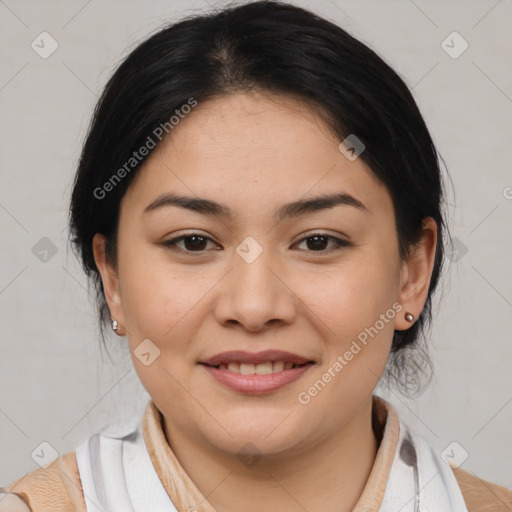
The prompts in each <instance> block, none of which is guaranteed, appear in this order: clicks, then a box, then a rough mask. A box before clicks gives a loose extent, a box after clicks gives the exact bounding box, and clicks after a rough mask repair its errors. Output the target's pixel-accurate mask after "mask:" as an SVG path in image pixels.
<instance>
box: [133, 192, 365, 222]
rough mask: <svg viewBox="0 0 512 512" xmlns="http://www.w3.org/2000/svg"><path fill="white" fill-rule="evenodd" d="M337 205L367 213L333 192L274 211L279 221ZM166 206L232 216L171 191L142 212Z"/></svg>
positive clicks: (359, 204) (211, 204)
mask: <svg viewBox="0 0 512 512" xmlns="http://www.w3.org/2000/svg"><path fill="white" fill-rule="evenodd" d="M339 205H346V206H352V207H354V208H357V209H359V210H361V211H365V212H367V213H369V210H368V208H367V207H366V206H365V205H364V204H363V203H362V202H361V201H360V200H359V199H356V198H355V197H353V196H351V195H350V194H346V193H335V194H324V195H321V196H317V197H311V198H307V199H300V200H299V201H294V202H292V203H287V204H284V205H282V206H281V207H280V208H278V210H277V211H276V212H275V216H276V218H277V219H278V220H279V221H282V220H284V219H287V218H290V217H298V216H299V215H304V214H306V213H310V212H316V211H320V210H326V209H329V208H333V207H335V206H339ZM167 206H178V207H180V208H186V209H188V210H192V211H194V212H197V213H201V214H203V215H219V216H221V217H226V218H230V219H232V218H233V217H234V215H233V212H232V211H231V209H230V208H229V207H228V206H226V205H224V204H221V203H217V202H215V201H212V200H210V199H202V198H198V197H188V196H184V195H179V194H174V193H172V192H169V193H166V194H162V195H161V196H159V197H157V198H156V199H155V200H154V201H153V202H152V203H150V204H149V205H148V206H146V208H145V209H144V212H143V213H144V214H147V213H150V212H154V211H156V210H159V209H161V208H164V207H167Z"/></svg>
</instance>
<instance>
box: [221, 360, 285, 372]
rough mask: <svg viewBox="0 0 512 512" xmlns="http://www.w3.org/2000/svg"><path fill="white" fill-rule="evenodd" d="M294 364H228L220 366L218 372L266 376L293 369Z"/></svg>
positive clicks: (272, 362)
mask: <svg viewBox="0 0 512 512" xmlns="http://www.w3.org/2000/svg"><path fill="white" fill-rule="evenodd" d="M293 366H294V364H293V363H292V362H290V361H288V362H286V363H285V362H284V361H266V362H264V363H261V364H250V363H229V364H228V365H225V364H220V365H219V370H228V371H230V372H234V373H241V374H242V375H268V374H269V373H277V372H282V371H283V370H289V369H291V368H293Z"/></svg>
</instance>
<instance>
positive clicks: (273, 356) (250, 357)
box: [199, 350, 312, 366]
mask: <svg viewBox="0 0 512 512" xmlns="http://www.w3.org/2000/svg"><path fill="white" fill-rule="evenodd" d="M266 361H284V362H292V363H294V364H304V363H308V362H310V361H312V360H311V359H308V358H307V357H302V356H299V355H297V354H292V353H291V352H285V351H283V350H264V351H262V352H246V351H244V350H230V351H228V352H221V353H219V354H216V355H214V356H213V357H210V358H208V359H204V360H202V361H199V362H200V363H203V364H207V365H209V366H218V365H219V364H229V363H245V364H261V363H265V362H266Z"/></svg>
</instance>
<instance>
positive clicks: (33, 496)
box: [0, 451, 86, 512]
mask: <svg viewBox="0 0 512 512" xmlns="http://www.w3.org/2000/svg"><path fill="white" fill-rule="evenodd" d="M50 511H51V512H85V511H86V507H85V501H84V498H83V494H82V486H81V483H80V475H79V473H78V466H77V463H76V455H75V452H74V451H72V452H68V453H66V454H64V455H62V456H61V457H59V458H57V459H56V460H54V461H53V462H52V463H51V464H50V465H49V466H48V467H47V468H45V469H43V468H39V469H36V470H35V471H32V472H31V473H28V474H26V475H25V476H23V477H21V478H19V479H18V480H16V481H15V482H13V483H12V484H11V485H9V486H7V487H5V488H0V512H50Z"/></svg>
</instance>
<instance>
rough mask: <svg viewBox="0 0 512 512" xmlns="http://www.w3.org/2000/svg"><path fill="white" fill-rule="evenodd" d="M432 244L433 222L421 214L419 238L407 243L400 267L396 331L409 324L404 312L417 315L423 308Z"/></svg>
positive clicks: (435, 227)
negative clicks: (408, 248) (399, 307)
mask: <svg viewBox="0 0 512 512" xmlns="http://www.w3.org/2000/svg"><path fill="white" fill-rule="evenodd" d="M436 245H437V223H436V221H435V220H434V219H433V218H432V217H425V218H424V219H423V229H422V234H421V240H420V241H419V243H418V245H417V246H414V247H411V249H410V253H409V256H408V258H407V261H405V262H404V263H403V264H402V269H401V271H400V295H399V302H400V304H401V305H402V306H403V310H402V312H401V313H400V315H397V317H396V321H395V329H396V330H398V331H402V330H406V329H409V327H411V326H412V325H413V323H412V322H408V321H407V320H406V319H405V314H406V313H412V315H413V316H414V318H415V319H417V318H418V317H419V315H420V313H421V312H422V311H423V307H424V306H425V302H426V300H427V296H428V289H429V286H430V278H431V276H432V269H433V268H434V259H435V255H436Z"/></svg>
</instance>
